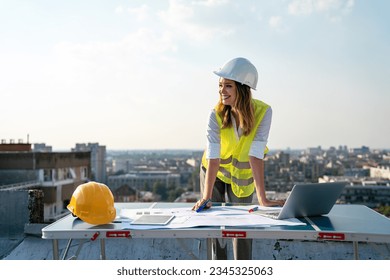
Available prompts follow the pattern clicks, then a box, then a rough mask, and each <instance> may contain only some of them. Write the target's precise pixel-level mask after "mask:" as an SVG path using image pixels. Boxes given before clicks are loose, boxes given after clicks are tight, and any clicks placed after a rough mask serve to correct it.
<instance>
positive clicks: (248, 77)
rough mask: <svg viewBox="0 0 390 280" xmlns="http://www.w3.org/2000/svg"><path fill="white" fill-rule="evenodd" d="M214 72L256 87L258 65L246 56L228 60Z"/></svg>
mask: <svg viewBox="0 0 390 280" xmlns="http://www.w3.org/2000/svg"><path fill="white" fill-rule="evenodd" d="M214 74H216V75H218V76H220V77H222V78H225V79H229V80H233V81H236V82H239V83H241V84H244V85H247V86H249V87H251V88H253V89H256V86H257V80H258V74H257V70H256V67H255V66H254V65H253V64H252V63H251V62H250V61H249V60H248V59H246V58H242V57H237V58H234V59H232V60H229V61H228V62H226V63H225V64H224V65H223V66H222V67H221V68H220V69H219V70H217V71H214Z"/></svg>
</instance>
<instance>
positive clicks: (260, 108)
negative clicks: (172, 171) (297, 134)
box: [202, 99, 269, 197]
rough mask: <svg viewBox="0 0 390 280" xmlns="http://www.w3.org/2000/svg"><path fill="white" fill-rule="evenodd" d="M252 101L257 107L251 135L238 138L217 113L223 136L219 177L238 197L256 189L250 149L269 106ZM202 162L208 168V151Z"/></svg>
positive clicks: (245, 195)
mask: <svg viewBox="0 0 390 280" xmlns="http://www.w3.org/2000/svg"><path fill="white" fill-rule="evenodd" d="M252 101H253V102H252V103H253V105H254V109H255V110H254V112H255V126H254V129H252V131H251V133H250V134H249V135H247V136H244V135H242V136H241V137H240V138H239V139H237V137H236V135H235V133H234V128H233V127H229V128H222V119H221V117H220V116H219V115H218V114H216V117H217V121H218V124H219V127H220V137H221V158H220V166H219V170H218V173H217V177H218V178H219V179H220V180H221V181H223V182H225V183H226V184H230V185H231V187H232V191H233V193H234V194H235V195H236V196H237V197H248V196H250V195H251V194H252V193H253V192H254V190H255V184H254V179H253V174H252V169H251V167H250V164H249V150H250V147H251V144H252V141H253V139H254V137H255V134H256V130H257V127H258V126H259V125H260V123H261V121H262V119H263V117H264V115H265V112H266V111H267V108H268V107H269V105H267V104H265V103H264V102H262V101H260V100H256V99H252ZM266 153H268V148H267V147H266V150H265V151H264V154H266ZM202 164H203V166H204V167H205V168H206V169H207V167H208V161H207V159H206V153H204V154H203V158H202Z"/></svg>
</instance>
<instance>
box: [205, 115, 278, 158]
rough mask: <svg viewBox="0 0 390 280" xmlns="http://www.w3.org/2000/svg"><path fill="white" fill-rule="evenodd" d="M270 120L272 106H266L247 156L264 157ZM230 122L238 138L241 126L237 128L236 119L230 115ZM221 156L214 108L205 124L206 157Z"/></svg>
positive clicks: (240, 133)
mask: <svg viewBox="0 0 390 280" xmlns="http://www.w3.org/2000/svg"><path fill="white" fill-rule="evenodd" d="M271 122H272V108H271V107H268V109H267V111H266V112H265V115H264V117H263V119H262V120H261V122H260V124H259V126H258V127H257V130H256V134H255V137H254V139H253V141H252V144H251V148H250V150H249V156H254V157H256V158H259V159H263V158H264V151H265V148H266V145H267V142H268V135H269V131H270V127H271ZM232 123H233V129H234V133H235V135H236V137H237V139H239V138H240V137H241V135H242V130H241V128H238V129H237V125H236V120H235V119H234V117H233V116H232ZM220 156H221V137H220V128H219V125H218V122H217V116H216V112H215V109H213V110H212V111H211V112H210V115H209V121H208V124H207V150H206V158H207V159H215V158H220Z"/></svg>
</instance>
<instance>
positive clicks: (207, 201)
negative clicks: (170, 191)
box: [196, 199, 210, 213]
mask: <svg viewBox="0 0 390 280" xmlns="http://www.w3.org/2000/svg"><path fill="white" fill-rule="evenodd" d="M209 202H210V199H207V200H206V201H205V202H203V204H202V205H201V206H199V208H198V209H196V213H199V212H200V211H202V210H203V209H204V208H205V207H206V205H207V203H209Z"/></svg>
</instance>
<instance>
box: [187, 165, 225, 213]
mask: <svg viewBox="0 0 390 280" xmlns="http://www.w3.org/2000/svg"><path fill="white" fill-rule="evenodd" d="M218 169H219V158H215V159H209V160H208V167H207V170H206V178H205V182H204V189H203V194H202V198H201V199H200V200H198V201H197V202H196V204H195V205H194V207H192V210H196V209H198V208H199V206H201V205H202V204H203V203H204V202H205V201H206V200H208V199H211V196H212V194H213V186H214V183H215V179H216V178H217V173H218ZM210 206H211V203H209V204H208V205H207V207H210Z"/></svg>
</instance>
